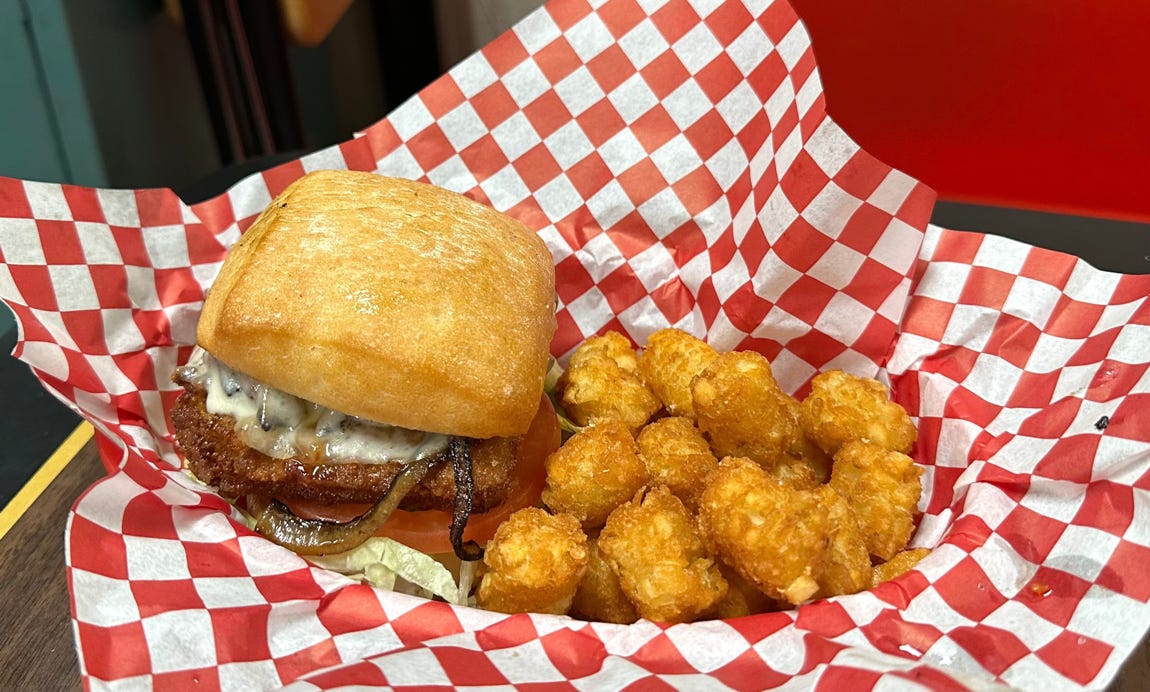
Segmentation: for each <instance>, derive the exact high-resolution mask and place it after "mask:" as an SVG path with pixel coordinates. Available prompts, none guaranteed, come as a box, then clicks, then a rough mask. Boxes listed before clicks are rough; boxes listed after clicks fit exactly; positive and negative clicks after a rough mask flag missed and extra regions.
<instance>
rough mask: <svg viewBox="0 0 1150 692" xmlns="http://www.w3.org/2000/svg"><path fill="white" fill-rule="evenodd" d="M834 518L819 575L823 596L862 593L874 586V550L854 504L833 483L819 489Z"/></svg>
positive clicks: (831, 522)
mask: <svg viewBox="0 0 1150 692" xmlns="http://www.w3.org/2000/svg"><path fill="white" fill-rule="evenodd" d="M815 494H816V495H818V497H819V501H820V504H821V506H822V508H823V511H824V512H825V513H826V515H827V517H828V518H829V519H830V533H829V534H828V536H827V550H826V554H825V555H824V559H823V569H822V573H821V574H819V578H818V582H819V597H820V598H826V597H828V596H840V595H843V594H852V593H858V592H859V591H863V590H865V589H869V588H870V587H871V579H872V575H871V564H870V553H868V552H867V547H866V541H864V540H863V536H862V532H861V531H859V526H858V521H857V520H856V519H855V517H854V514H853V513H852V512H851V508H850V505H848V504H847V501H846V500H844V499H843V498H842V496H841V495H839V494H838V493H837V492H835V490H834V489H833V488H831V487H830V486H826V485H823V486H820V487H819V488H818V489H817V490H815Z"/></svg>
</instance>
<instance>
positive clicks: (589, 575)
mask: <svg viewBox="0 0 1150 692" xmlns="http://www.w3.org/2000/svg"><path fill="white" fill-rule="evenodd" d="M588 548H589V552H588V557H587V571H586V572H584V573H583V580H582V581H580V582H579V588H578V590H576V591H575V600H574V601H572V603H571V614H572V615H574V616H575V617H578V618H581V619H584V620H592V621H595V622H613V623H615V624H618V625H629V624H631V623H632V622H635V621H636V620H638V619H639V613H638V612H636V610H635V605H634V604H633V603H631V600H630V599H628V598H627V594H625V593H623V587H621V586H619V577H617V576H615V572H614V571H612V569H611V565H609V564H607V561H606V560H604V559H603V555H602V553H601V552H600V551H599V542H598V540H592V541H591V542H590V543H589V544H588Z"/></svg>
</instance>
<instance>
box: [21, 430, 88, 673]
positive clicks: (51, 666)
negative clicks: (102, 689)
mask: <svg viewBox="0 0 1150 692" xmlns="http://www.w3.org/2000/svg"><path fill="white" fill-rule="evenodd" d="M85 426H86V424H85ZM87 430H88V431H90V430H91V428H87ZM87 436H88V441H87V443H85V444H84V445H83V446H82V447H81V448H80V451H79V452H77V453H75V454H74V455H70V457H69V458H68V459H66V460H65V461H66V462H67V465H66V466H64V468H63V470H62V471H61V472H60V473H59V475H57V476H56V478H55V479H54V480H53V481H52V482H51V483H50V484H48V486H47V487H46V488H45V489H44V490H43V491H42V492H41V493H40V494H39V496H38V497H36V498H35V501H34V502H32V503H31V505H30V506H29V507H28V508H27V509H26V510H25V511H24V513H23V514H22V515H21V516H20V518H19V519H18V520H17V521H16V523H15V524H13V525H12V528H11V529H10V530H9V531H8V533H6V534H4V537H3V538H2V539H0V632H3V633H4V634H3V643H2V644H0V690H74V689H80V688H81V687H82V686H81V683H80V666H79V664H78V663H77V662H76V645H75V640H74V639H73V636H72V618H71V607H70V600H69V598H68V584H67V581H66V580H65V574H64V525H65V522H66V521H67V519H68V510H69V508H70V507H71V506H72V503H73V502H75V501H76V498H77V497H79V496H80V494H81V493H83V492H84V490H85V489H87V488H88V486H90V485H91V484H92V483H95V482H96V481H97V480H98V479H99V478H101V477H102V476H103V475H104V466H103V464H101V463H100V455H99V453H98V452H97V451H96V444H95V442H94V441H93V440H92V439H91V434H90V432H88V435H87Z"/></svg>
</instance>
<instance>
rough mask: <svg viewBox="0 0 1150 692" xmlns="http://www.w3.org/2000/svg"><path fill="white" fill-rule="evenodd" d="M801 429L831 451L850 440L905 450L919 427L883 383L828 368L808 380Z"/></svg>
mask: <svg viewBox="0 0 1150 692" xmlns="http://www.w3.org/2000/svg"><path fill="white" fill-rule="evenodd" d="M799 422H800V424H801V425H802V429H803V432H804V433H805V434H806V436H807V437H809V438H810V439H811V440H813V441H814V442H815V444H817V445H818V446H819V447H820V448H822V450H823V451H824V452H826V453H827V454H830V455H832V456H833V455H834V454H835V453H836V452H838V450H839V448H840V447H842V446H843V445H844V444H845V443H847V442H850V441H851V440H863V441H865V442H871V443H873V444H876V445H878V446H880V447H882V448H883V449H889V450H892V451H895V452H902V453H904V454H905V453H907V452H909V451H910V449H911V447H913V446H914V442H915V439H917V437H918V431H917V430H916V429H915V427H914V422H913V421H911V419H910V416H909V415H907V413H906V410H905V409H903V407H901V406H899V405H898V404H897V403H895V402H893V401H891V400H890V392H889V390H888V389H887V388H886V385H884V384H883V383H881V382H879V381H878V380H874V379H871V378H868V377H858V376H857V375H851V374H849V373H845V372H843V371H841V370H831V371H829V372H824V373H822V374H820V375H817V376H816V377H815V378H814V379H813V380H811V393H810V394H809V395H808V396H807V398H806V399H804V400H803V402H802V405H801V406H800V413H799Z"/></svg>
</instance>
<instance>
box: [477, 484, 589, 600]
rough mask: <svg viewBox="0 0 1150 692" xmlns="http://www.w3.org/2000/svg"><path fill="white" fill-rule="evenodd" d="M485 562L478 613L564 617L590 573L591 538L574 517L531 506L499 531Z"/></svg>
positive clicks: (516, 514)
mask: <svg viewBox="0 0 1150 692" xmlns="http://www.w3.org/2000/svg"><path fill="white" fill-rule="evenodd" d="M483 563H484V565H486V566H487V572H486V573H485V574H484V575H483V579H482V581H480V582H479V590H478V592H477V593H476V601H477V603H478V604H479V607H480V608H484V609H485V610H496V611H499V612H503V613H526V612H533V613H551V614H554V615H562V614H564V613H566V612H567V609H568V608H569V607H570V606H571V600H572V599H573V598H574V597H575V590H576V588H578V586H579V582H580V580H581V579H582V578H583V572H584V570H585V569H586V568H587V537H586V536H585V535H584V534H583V531H581V530H580V528H579V522H578V521H577V520H576V519H575V517H572V516H570V515H564V514H559V515H551V514H548V513H547V512H545V511H544V510H542V509H539V508H538V507H527V508H524V509H521V510H519V511H517V512H515V513H514V514H512V515H511V516H510V517H508V518H507V521H505V522H503V523H502V524H501V525H500V526H499V528H498V529H497V530H496V532H495V536H494V537H492V539H491V541H490V542H488V544H487V551H486V553H485V555H484V557H483Z"/></svg>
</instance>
